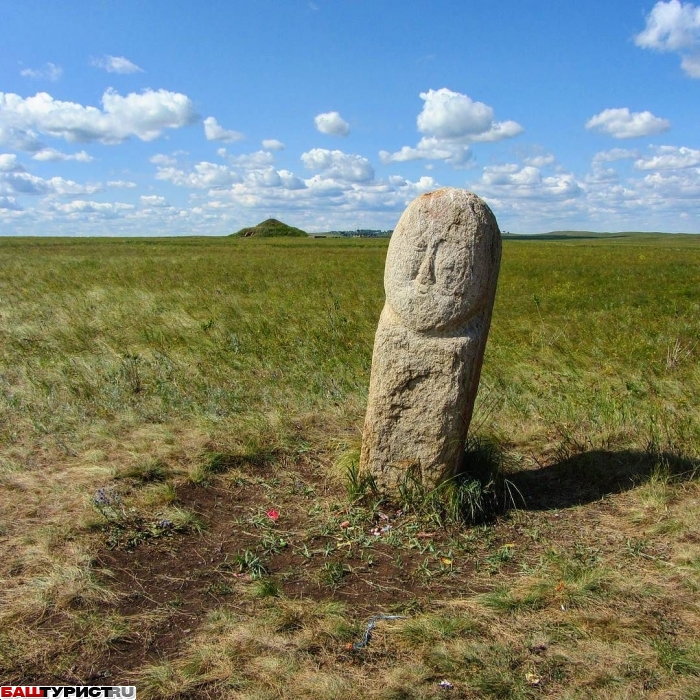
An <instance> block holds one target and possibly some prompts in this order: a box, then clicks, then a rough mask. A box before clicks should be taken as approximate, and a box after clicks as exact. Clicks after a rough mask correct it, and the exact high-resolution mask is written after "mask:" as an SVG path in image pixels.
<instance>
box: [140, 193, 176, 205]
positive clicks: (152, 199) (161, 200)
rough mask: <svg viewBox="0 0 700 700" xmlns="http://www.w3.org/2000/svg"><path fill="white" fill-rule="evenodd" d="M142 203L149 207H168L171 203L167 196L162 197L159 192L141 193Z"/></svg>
mask: <svg viewBox="0 0 700 700" xmlns="http://www.w3.org/2000/svg"><path fill="white" fill-rule="evenodd" d="M139 201H140V202H141V204H143V205H144V206H147V207H168V206H170V204H169V203H168V200H167V199H166V198H165V197H161V196H159V195H157V194H145V195H141V197H140V198H139Z"/></svg>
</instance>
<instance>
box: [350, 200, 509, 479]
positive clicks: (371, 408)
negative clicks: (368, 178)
mask: <svg viewBox="0 0 700 700" xmlns="http://www.w3.org/2000/svg"><path fill="white" fill-rule="evenodd" d="M500 260H501V234H500V231H499V230H498V224H497V223H496V219H495V217H494V215H493V213H492V212H491V210H490V209H489V208H488V206H487V205H486V204H485V203H484V202H483V201H482V200H481V199H479V197H477V196H476V195H475V194H472V193H471V192H468V191H466V190H461V189H455V188H444V189H441V190H438V191H436V192H431V193H428V194H424V195H422V196H420V197H418V198H417V199H415V200H414V201H413V202H411V204H409V205H408V207H407V208H406V210H405V211H404V213H403V214H402V216H401V218H400V219H399V222H398V224H397V226H396V229H395V230H394V233H393V235H392V237H391V241H390V243H389V249H388V252H387V258H386V267H385V270H384V291H385V293H386V303H385V305H384V309H383V311H382V314H381V317H380V319H379V326H378V328H377V334H376V336H375V341H374V354H373V357H372V376H371V379H370V386H369V401H368V406H367V416H366V418H365V427H364V432H363V436H362V455H361V458H360V469H361V470H362V471H365V472H370V473H371V474H372V475H373V476H374V478H375V480H376V482H377V484H378V485H379V486H380V487H381V488H383V489H389V490H392V489H395V487H396V485H397V482H399V481H400V480H401V478H402V477H403V476H404V475H405V474H406V472H407V470H409V469H413V470H416V472H417V476H418V477H419V478H421V479H422V481H423V483H424V484H426V485H428V486H431V485H432V486H434V485H437V484H438V483H440V482H441V481H442V480H444V479H446V478H450V477H451V476H453V475H454V474H456V473H458V472H459V471H460V469H461V467H462V458H463V455H464V447H465V442H466V437H467V430H468V428H469V422H470V421H471V417H472V411H473V410H474V399H475V398H476V392H477V389H478V386H479V375H480V373H481V363H482V360H483V357H484V348H485V345H486V337H487V335H488V331H489V325H490V323H491V311H492V309H493V302H494V297H495V295H496V283H497V280H498V268H499V264H500Z"/></svg>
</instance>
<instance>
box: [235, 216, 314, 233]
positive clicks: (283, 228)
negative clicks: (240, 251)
mask: <svg viewBox="0 0 700 700" xmlns="http://www.w3.org/2000/svg"><path fill="white" fill-rule="evenodd" d="M231 235H232V236H240V237H241V238H250V237H251V236H256V237H258V238H273V237H275V236H298V237H299V236H303V237H306V236H308V235H309V234H308V233H306V231H302V230H301V229H300V228H294V226H288V225H287V224H285V223H283V222H281V221H278V220H277V219H267V220H266V221H263V222H262V223H259V224H258V225H257V226H250V227H248V228H242V229H241V230H240V231H237V232H236V233H232V234H231Z"/></svg>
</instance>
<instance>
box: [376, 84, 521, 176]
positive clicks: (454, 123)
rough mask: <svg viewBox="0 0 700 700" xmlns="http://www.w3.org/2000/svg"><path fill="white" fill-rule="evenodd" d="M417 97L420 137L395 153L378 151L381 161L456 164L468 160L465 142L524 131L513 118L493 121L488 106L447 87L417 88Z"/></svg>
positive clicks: (512, 135)
mask: <svg viewBox="0 0 700 700" xmlns="http://www.w3.org/2000/svg"><path fill="white" fill-rule="evenodd" d="M420 98H421V99H422V100H423V109H422V110H421V112H420V114H419V115H418V118H417V120H416V125H417V127H418V131H419V132H420V133H422V134H423V138H421V140H420V141H419V142H418V144H417V145H416V146H415V147H411V146H404V147H403V148H401V149H400V150H399V151H396V152H395V153H391V152H389V151H380V152H379V157H380V159H381V161H382V162H383V163H400V162H405V161H408V160H419V159H426V160H444V161H445V162H446V163H448V164H450V165H452V166H454V167H459V166H463V165H465V164H467V163H468V162H469V161H470V160H471V157H472V152H471V148H470V147H469V144H472V143H493V142H496V141H502V140H503V139H509V138H513V137H514V136H517V135H518V134H521V133H522V132H523V131H524V129H523V127H522V126H521V125H520V124H518V123H517V122H515V121H504V122H497V121H495V120H494V111H493V108H492V107H489V106H488V105H486V104H484V103H483V102H476V101H474V100H472V99H471V97H469V96H468V95H465V94H463V93H460V92H454V91H453V90H450V89H448V88H440V89H439V90H428V91H427V92H421V93H420Z"/></svg>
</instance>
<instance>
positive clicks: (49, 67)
mask: <svg viewBox="0 0 700 700" xmlns="http://www.w3.org/2000/svg"><path fill="white" fill-rule="evenodd" d="M19 74H20V75H21V76H22V77H23V78H33V79H35V80H50V81H51V82H52V83H55V82H56V81H57V80H60V79H61V76H62V75H63V68H61V66H57V65H56V64H55V63H47V64H46V65H45V66H44V67H43V68H23V69H22V70H21V71H20V72H19Z"/></svg>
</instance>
